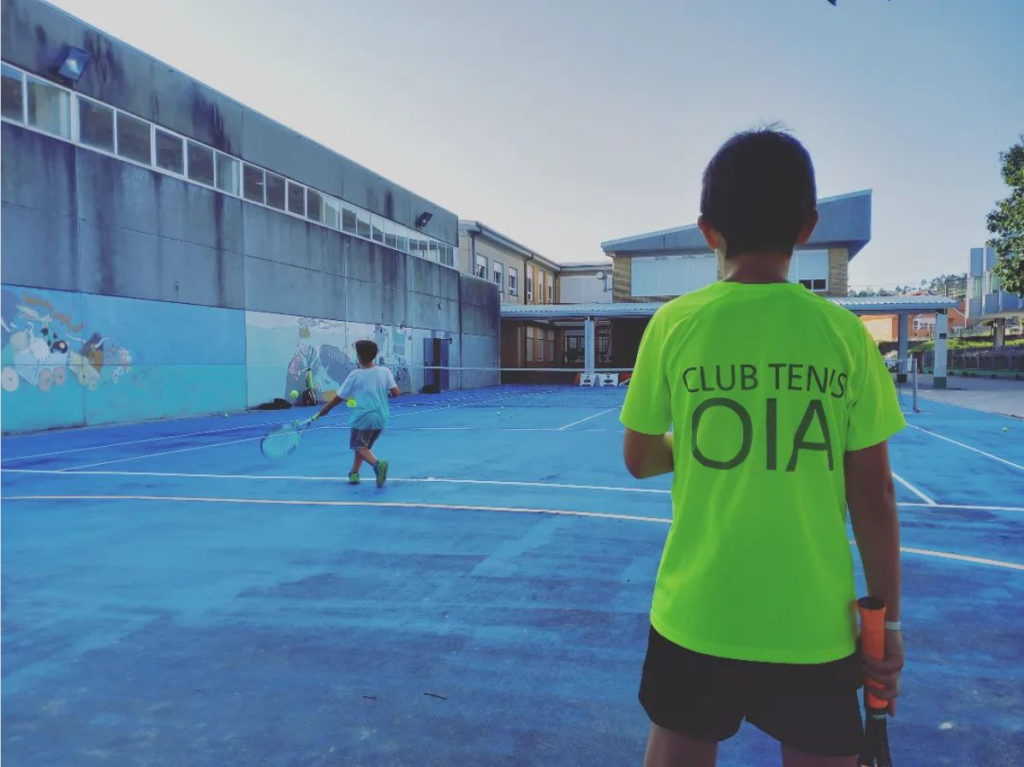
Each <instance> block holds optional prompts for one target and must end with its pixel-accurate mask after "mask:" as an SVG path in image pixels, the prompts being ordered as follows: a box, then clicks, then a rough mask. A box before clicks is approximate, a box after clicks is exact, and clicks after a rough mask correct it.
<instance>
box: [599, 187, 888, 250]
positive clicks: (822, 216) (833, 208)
mask: <svg viewBox="0 0 1024 767" xmlns="http://www.w3.org/2000/svg"><path fill="white" fill-rule="evenodd" d="M870 240H871V190H870V189H865V190H863V191H860V192H850V193H848V194H840V195H836V196H835V197H823V198H821V199H820V200H818V225H817V226H816V227H815V229H814V234H812V235H811V239H810V240H809V241H808V242H807V244H806V245H803V246H801V247H802V248H822V247H832V246H835V247H844V248H848V249H849V251H850V258H853V257H854V256H855V255H857V253H859V252H860V251H861V250H862V249H863V248H864V246H865V245H867V244H868V242H869V241H870ZM601 249H602V250H604V251H605V252H606V253H612V254H614V255H615V256H616V257H631V256H634V255H636V256H645V255H646V256H650V255H659V254H664V253H688V252H689V253H707V252H708V245H707V243H706V242H705V241H704V235H703V234H701V232H700V230H699V229H698V228H697V225H696V224H689V225H687V226H677V227H675V228H673V229H662V230H660V231H657V232H647V233H645V234H636V235H633V236H632V237H623V238H620V239H617V240H607V241H605V242H602V243H601Z"/></svg>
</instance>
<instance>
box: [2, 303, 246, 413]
mask: <svg viewBox="0 0 1024 767" xmlns="http://www.w3.org/2000/svg"><path fill="white" fill-rule="evenodd" d="M0 307H2V314H3V339H2V350H0V363H2V371H0V372H2V384H3V394H2V398H3V399H2V406H0V413H2V426H3V431H4V432H18V431H30V430H36V429H48V428H55V427H66V426H84V425H93V424H103V423H116V422H120V421H139V420H146V419H151V418H165V417H175V416H186V415H196V414H200V413H212V412H218V411H231V410H241V409H243V408H245V404H246V402H245V313H244V312H242V311H239V310H234V309H222V308H217V307H208V306H191V305H188V304H175V303H166V302H160V301H144V300H138V299H130V298H117V297H112V296H98V295H91V294H83V293H68V292H64V291H56V290H39V289H36V288H23V287H17V286H10V285H4V286H3V293H2V301H0Z"/></svg>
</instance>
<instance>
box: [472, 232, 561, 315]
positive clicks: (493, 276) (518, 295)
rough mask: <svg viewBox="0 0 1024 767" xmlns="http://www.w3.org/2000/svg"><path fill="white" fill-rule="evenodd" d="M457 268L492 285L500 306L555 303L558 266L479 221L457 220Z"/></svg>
mask: <svg viewBox="0 0 1024 767" xmlns="http://www.w3.org/2000/svg"><path fill="white" fill-rule="evenodd" d="M458 268H459V270H460V271H461V272H462V273H463V274H470V275H473V276H474V277H476V278H477V279H481V280H486V281H488V282H492V283H494V284H495V285H496V286H497V287H498V291H499V293H500V295H501V302H502V303H507V304H554V303H558V280H557V277H558V272H559V269H560V268H561V267H560V266H559V265H558V264H557V263H556V262H554V261H552V260H550V259H548V258H545V257H544V256H542V255H541V254H539V253H537V252H536V251H534V250H532V249H530V248H528V247H526V246H525V245H522V244H521V243H518V242H516V241H515V240H513V239H512V238H511V237H508V236H506V235H504V234H502V233H501V232H498V231H496V230H495V229H492V228H491V227H489V226H487V225H486V224H483V223H481V222H479V221H466V220H461V219H460V220H459V258H458Z"/></svg>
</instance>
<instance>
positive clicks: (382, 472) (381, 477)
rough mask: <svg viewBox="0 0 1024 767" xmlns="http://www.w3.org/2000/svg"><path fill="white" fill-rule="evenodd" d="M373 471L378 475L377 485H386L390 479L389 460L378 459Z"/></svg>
mask: <svg viewBox="0 0 1024 767" xmlns="http://www.w3.org/2000/svg"><path fill="white" fill-rule="evenodd" d="M373 473H374V474H376V475H377V487H384V483H385V482H387V479H388V462H387V461H377V465H376V466H374V467H373Z"/></svg>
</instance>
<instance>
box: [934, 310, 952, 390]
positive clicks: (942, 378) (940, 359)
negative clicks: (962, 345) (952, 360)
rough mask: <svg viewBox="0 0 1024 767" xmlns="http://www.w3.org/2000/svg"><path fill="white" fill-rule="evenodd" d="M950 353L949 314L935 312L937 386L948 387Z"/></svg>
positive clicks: (940, 311) (938, 387)
mask: <svg viewBox="0 0 1024 767" xmlns="http://www.w3.org/2000/svg"><path fill="white" fill-rule="evenodd" d="M948 354H949V315H948V314H946V310H945V309H940V310H939V311H937V312H935V370H934V372H935V388H936V389H945V388H946V359H947V356H948Z"/></svg>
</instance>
